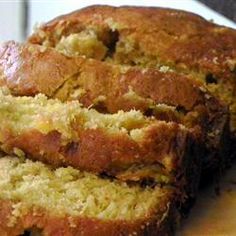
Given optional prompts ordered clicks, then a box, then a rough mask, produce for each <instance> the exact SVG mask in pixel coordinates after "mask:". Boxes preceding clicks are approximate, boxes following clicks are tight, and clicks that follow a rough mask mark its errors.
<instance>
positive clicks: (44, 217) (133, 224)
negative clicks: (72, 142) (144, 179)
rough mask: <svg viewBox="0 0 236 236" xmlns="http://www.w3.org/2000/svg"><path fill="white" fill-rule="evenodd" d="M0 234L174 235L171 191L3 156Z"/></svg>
mask: <svg viewBox="0 0 236 236" xmlns="http://www.w3.org/2000/svg"><path fill="white" fill-rule="evenodd" d="M0 189H1V191H0V235H5V236H18V235H21V234H23V233H24V231H27V232H30V231H32V232H38V233H40V235H41V234H42V235H48V236H55V235H63V236H76V235H78V236H80V235H84V236H86V235H88V236H89V235H114V236H115V235H117V236H118V235H124V234H125V235H147V234H148V235H156V234H157V233H158V234H161V235H171V233H173V232H172V231H173V227H174V224H175V223H176V215H175V206H174V205H175V195H174V189H173V187H168V186H166V187H162V188H160V187H157V186H156V187H154V188H148V187H147V188H142V187H138V186H132V187H131V186H128V185H127V184H126V183H120V182H117V181H115V180H114V181H111V180H108V179H102V178H99V177H97V176H96V175H93V174H90V173H86V172H82V171H79V170H76V169H73V168H71V167H67V168H64V167H61V168H58V169H53V168H52V167H50V166H46V165H44V164H43V163H40V162H32V161H30V160H23V159H21V160H20V159H19V158H15V157H14V156H11V157H10V156H4V157H1V158H0Z"/></svg>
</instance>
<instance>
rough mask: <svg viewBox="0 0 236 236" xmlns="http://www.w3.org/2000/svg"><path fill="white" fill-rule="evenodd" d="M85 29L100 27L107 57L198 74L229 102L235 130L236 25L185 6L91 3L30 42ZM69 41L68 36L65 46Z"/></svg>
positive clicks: (52, 42) (55, 41)
mask: <svg viewBox="0 0 236 236" xmlns="http://www.w3.org/2000/svg"><path fill="white" fill-rule="evenodd" d="M86 30H90V31H93V32H95V33H96V35H97V37H98V38H99V39H100V40H101V41H102V42H103V44H104V45H106V46H107V48H108V52H109V53H107V54H106V56H105V57H104V58H103V59H102V60H107V61H111V62H113V63H116V64H126V65H138V66H141V67H144V68H150V67H153V68H156V67H157V68H162V69H164V70H174V71H177V72H180V73H184V74H191V75H193V78H194V80H199V81H201V82H202V83H203V84H204V86H205V87H206V88H207V89H209V90H210V91H211V92H212V93H213V94H214V95H215V96H217V97H219V98H220V99H222V100H223V101H224V102H226V103H227V104H228V105H229V106H230V112H231V132H232V134H235V132H236V92H235V91H236V73H235V71H236V31H235V30H233V29H230V28H227V27H224V26H220V25H216V24H214V23H212V22H209V21H207V20H205V19H204V18H202V17H200V16H198V15H195V14H193V13H189V12H185V11H180V10H174V9H164V8H155V7H110V6H91V7H87V8H85V9H82V10H78V11H75V12H72V13H70V14H67V15H63V16H60V17H57V18H55V19H54V20H52V21H50V22H48V23H46V24H44V25H42V26H41V27H39V29H38V30H36V32H35V33H34V34H32V35H31V36H30V37H29V39H28V41H29V42H32V43H35V44H41V45H46V46H51V47H57V45H60V46H61V45H62V44H63V42H66V40H65V38H67V37H71V36H70V35H75V34H78V33H81V32H82V31H86ZM62 38H63V39H64V41H62ZM68 45H70V42H69V40H67V43H64V48H65V50H66V48H68ZM85 56H87V57H89V55H86V54H85Z"/></svg>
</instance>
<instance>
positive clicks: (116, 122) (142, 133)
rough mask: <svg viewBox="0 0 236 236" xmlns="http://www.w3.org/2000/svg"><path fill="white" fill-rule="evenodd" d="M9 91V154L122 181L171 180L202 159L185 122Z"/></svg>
mask: <svg viewBox="0 0 236 236" xmlns="http://www.w3.org/2000/svg"><path fill="white" fill-rule="evenodd" d="M5 93H6V92H4V91H2V90H1V91H0V143H1V146H0V148H1V149H2V150H3V151H5V152H6V153H10V154H11V153H16V154H18V155H19V156H21V155H24V154H25V155H26V156H29V157H30V158H33V159H35V160H40V161H43V162H46V163H50V164H51V165H53V166H55V167H58V166H68V165H69V166H73V167H75V168H78V169H81V170H86V171H91V172H94V173H97V174H106V175H108V176H113V177H117V178H120V179H123V180H129V179H130V180H132V181H142V179H153V180H154V181H157V182H169V181H170V182H172V183H175V181H176V178H177V176H182V175H184V173H185V169H186V168H188V167H187V166H188V164H189V163H192V162H193V160H194V159H195V158H198V159H201V156H198V153H197V152H198V151H196V150H197V147H198V142H197V141H195V139H194V135H193V134H192V133H191V132H190V131H189V130H188V129H187V128H185V127H184V126H183V125H180V124H177V123H174V122H165V121H158V120H156V119H154V118H147V117H145V116H144V115H143V114H142V113H141V112H139V111H135V110H132V111H129V112H123V111H119V112H118V113H115V114H102V113H99V112H97V111H95V110H93V109H87V108H82V107H81V105H80V103H79V102H78V101H70V102H67V103H62V102H61V101H59V100H57V99H48V98H47V97H46V96H45V95H42V94H39V95H37V96H35V97H14V96H12V95H8V94H5ZM194 143H195V145H196V150H195V149H193V148H191V146H192V145H193V144H194ZM19 150H20V151H19ZM199 152H200V151H199ZM147 167H150V169H148V168H147Z"/></svg>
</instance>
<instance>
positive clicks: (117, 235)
mask: <svg viewBox="0 0 236 236" xmlns="http://www.w3.org/2000/svg"><path fill="white" fill-rule="evenodd" d="M169 201H170V196H168V194H166V198H165V200H163V201H162V202H161V203H160V205H159V206H158V209H155V210H154V212H153V213H152V214H151V215H147V216H145V218H144V219H140V220H135V221H124V220H114V221H112V220H110V221H103V220H99V219H93V218H85V217H72V216H65V217H58V216H54V215H53V214H51V213H50V210H49V209H40V208H37V207H35V206H32V207H28V208H27V209H24V210H25V212H26V213H25V214H24V215H21V216H19V217H15V216H14V214H13V210H14V203H13V202H11V201H8V200H0V234H1V235H2V236H18V235H20V234H23V233H24V231H26V230H27V231H30V230H31V229H37V230H39V232H42V233H43V234H44V235H48V236H82V235H83V236H87V235H88V236H89V235H101V236H102V235H111V236H121V235H135V236H136V235H137V236H141V235H153V236H154V235H166V236H167V235H172V234H173V230H174V227H175V223H176V221H177V218H176V212H175V211H176V210H175V209H174V205H173V203H170V202H169ZM11 218H14V225H13V226H12V225H9V222H10V220H11Z"/></svg>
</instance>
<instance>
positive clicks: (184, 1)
mask: <svg viewBox="0 0 236 236" xmlns="http://www.w3.org/2000/svg"><path fill="white" fill-rule="evenodd" d="M222 1H223V0H222ZM28 2H29V17H28V29H27V32H28V33H30V32H32V29H33V26H34V25H35V23H42V22H46V21H48V20H51V19H52V18H54V17H56V16H58V15H60V14H65V13H68V12H70V11H74V10H76V9H79V8H81V7H85V6H88V5H91V4H108V5H115V6H119V5H142V6H160V7H169V8H177V9H183V10H187V11H191V12H195V13H197V14H199V15H202V16H203V17H205V18H206V19H209V20H210V19H213V20H214V21H215V22H216V23H218V24H222V25H226V26H229V27H233V28H236V25H235V24H234V23H233V22H232V21H230V20H228V19H226V18H225V17H223V16H221V15H219V14H218V13H216V12H214V11H213V10H211V9H209V8H208V7H206V6H204V5H203V4H201V3H199V2H197V1H195V0H128V1H124V0H119V1H118V0H103V1H98V0H97V1H96V0H87V1H85V0H84V1H81V0H28ZM22 8H23V2H22V1H20V0H0V42H1V41H5V40H10V39H13V40H17V41H22V40H23V39H24V36H23V25H22V21H23V14H24V12H23V11H22Z"/></svg>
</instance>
